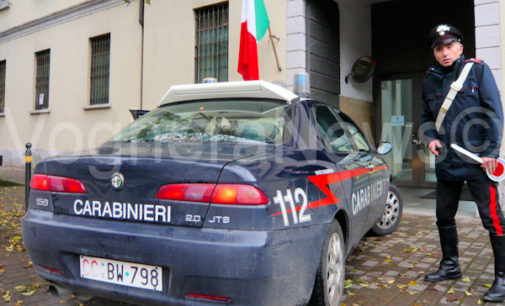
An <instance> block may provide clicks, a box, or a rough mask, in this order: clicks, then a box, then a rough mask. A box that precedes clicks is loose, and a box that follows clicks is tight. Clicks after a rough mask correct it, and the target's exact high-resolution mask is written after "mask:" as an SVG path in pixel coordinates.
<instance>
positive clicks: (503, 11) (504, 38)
mask: <svg viewBox="0 0 505 306" xmlns="http://www.w3.org/2000/svg"><path fill="white" fill-rule="evenodd" d="M500 21H501V22H500V48H501V52H500V53H501V61H500V62H501V95H502V101H505V1H500Z"/></svg>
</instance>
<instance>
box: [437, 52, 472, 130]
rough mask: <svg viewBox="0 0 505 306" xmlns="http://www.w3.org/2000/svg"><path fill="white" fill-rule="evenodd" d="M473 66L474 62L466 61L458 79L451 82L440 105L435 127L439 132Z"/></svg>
mask: <svg viewBox="0 0 505 306" xmlns="http://www.w3.org/2000/svg"><path fill="white" fill-rule="evenodd" d="M472 66H473V62H468V63H466V64H465V67H463V71H461V74H460V75H459V77H458V79H457V80H456V81H454V82H453V83H452V84H451V88H450V89H449V92H448V93H447V96H446V97H445V100H444V103H442V107H440V111H439V112H438V115H437V120H436V121H435V128H436V129H437V133H438V132H439V131H440V127H441V126H442V122H443V121H444V118H445V115H446V114H447V112H448V111H449V108H450V107H451V105H452V102H453V101H454V99H455V98H456V95H457V94H458V92H459V91H460V90H461V88H463V83H464V82H465V80H466V78H467V77H468V73H469V72H470V69H472Z"/></svg>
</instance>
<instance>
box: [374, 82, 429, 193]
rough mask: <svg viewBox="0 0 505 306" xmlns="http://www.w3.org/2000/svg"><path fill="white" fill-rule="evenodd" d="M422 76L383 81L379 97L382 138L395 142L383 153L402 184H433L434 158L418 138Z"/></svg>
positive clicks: (396, 178) (395, 179) (394, 176)
mask: <svg viewBox="0 0 505 306" xmlns="http://www.w3.org/2000/svg"><path fill="white" fill-rule="evenodd" d="M421 86H422V76H411V77H404V78H394V79H389V80H382V81H381V82H380V88H379V91H378V96H379V97H380V115H379V116H380V118H378V119H379V120H378V122H380V124H381V129H380V131H381V134H380V135H379V136H380V139H381V140H382V141H388V142H390V143H391V144H392V146H393V150H392V151H391V153H389V154H387V155H386V156H384V158H385V160H386V162H387V163H388V165H389V166H390V168H391V173H392V175H393V182H394V183H395V184H396V185H399V186H413V187H414V186H415V187H433V186H434V182H435V159H434V156H433V155H432V154H428V153H429V152H428V151H427V149H426V146H425V144H424V143H422V141H421V140H420V139H419V137H418V134H417V133H418V132H417V128H418V127H419V121H420V116H421V111H422V99H421Z"/></svg>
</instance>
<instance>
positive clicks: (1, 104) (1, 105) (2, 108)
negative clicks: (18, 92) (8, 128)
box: [0, 61, 7, 166]
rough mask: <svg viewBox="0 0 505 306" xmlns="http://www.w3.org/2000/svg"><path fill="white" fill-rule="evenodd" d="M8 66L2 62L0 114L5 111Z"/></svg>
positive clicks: (0, 70) (0, 63)
mask: <svg viewBox="0 0 505 306" xmlns="http://www.w3.org/2000/svg"><path fill="white" fill-rule="evenodd" d="M6 64H7V62H6V61H0V114H1V113H3V112H4V111H5V67H6ZM0 166H1V165H0Z"/></svg>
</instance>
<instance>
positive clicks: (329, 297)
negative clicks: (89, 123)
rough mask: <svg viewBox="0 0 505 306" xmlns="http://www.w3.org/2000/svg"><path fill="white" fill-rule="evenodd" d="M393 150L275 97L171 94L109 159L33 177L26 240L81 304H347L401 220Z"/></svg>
mask: <svg viewBox="0 0 505 306" xmlns="http://www.w3.org/2000/svg"><path fill="white" fill-rule="evenodd" d="M390 149H391V146H390V145H389V144H387V143H383V144H381V145H380V146H379V147H378V149H377V150H376V149H374V148H373V147H372V146H371V145H370V144H369V143H368V142H367V140H366V139H365V137H364V136H363V134H362V132H361V131H360V130H359V129H358V128H357V127H356V125H355V124H354V123H353V121H352V120H351V119H349V117H348V116H346V115H345V114H344V113H342V112H340V111H339V110H337V109H335V108H334V107H332V106H330V105H327V104H324V103H321V102H318V101H314V100H312V99H310V98H300V97H299V96H298V95H296V94H294V93H293V92H291V91H288V90H287V89H284V88H282V87H280V86H277V85H274V84H271V83H268V82H263V81H251V82H230V83H215V84H197V85H179V86H172V87H171V88H170V89H169V90H168V92H167V93H166V95H165V96H164V98H163V99H162V101H161V104H160V106H159V107H158V108H157V109H155V110H153V111H151V112H149V113H147V114H145V115H144V116H142V117H140V118H139V119H137V120H135V121H134V122H133V123H131V124H130V125H129V126H127V127H126V128H125V129H123V130H122V131H121V132H120V133H119V134H118V135H116V136H115V137H113V138H112V139H111V140H110V141H108V142H106V143H105V144H103V145H102V146H100V147H99V148H97V149H95V150H91V151H87V152H81V153H79V154H76V155H68V156H59V157H53V158H48V159H46V160H43V161H41V162H39V163H38V164H37V166H36V168H35V174H34V176H33V178H32V180H31V184H30V186H31V192H30V196H29V208H28V211H27V213H26V215H25V217H24V220H23V236H24V241H25V244H26V247H27V249H28V252H29V254H30V257H31V259H32V262H33V263H34V265H35V267H36V271H37V273H38V274H39V275H40V276H41V277H43V278H45V279H47V280H49V281H50V282H51V283H52V284H53V285H52V287H51V290H53V291H55V290H59V289H58V288H66V289H68V290H71V291H72V292H74V294H75V295H77V296H81V297H83V298H84V297H90V296H101V297H106V298H109V299H114V300H122V301H127V302H130V303H132V302H133V303H139V304H177V305H190V304H191V305H194V304H207V303H210V304H212V303H226V304H227V303H231V304H240V305H300V304H307V303H308V302H313V303H316V304H322V305H324V304H326V305H339V302H340V301H341V300H342V298H343V287H344V274H345V258H346V257H347V256H348V255H349V253H350V252H351V250H352V249H353V247H355V246H356V245H357V244H358V242H359V241H360V239H361V238H362V237H363V236H364V235H365V234H366V233H367V232H369V231H370V230H372V231H373V232H375V233H376V234H387V233H390V232H392V231H393V230H394V229H395V228H396V226H397V225H398V222H399V221H400V217H401V208H402V207H401V200H400V198H399V194H398V191H397V190H396V189H395V188H393V187H392V186H391V185H390V176H391V175H390V171H389V169H388V166H387V165H386V163H385V162H384V160H383V159H382V158H381V156H380V155H381V154H386V153H387V152H388V151H389V150H390Z"/></svg>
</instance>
